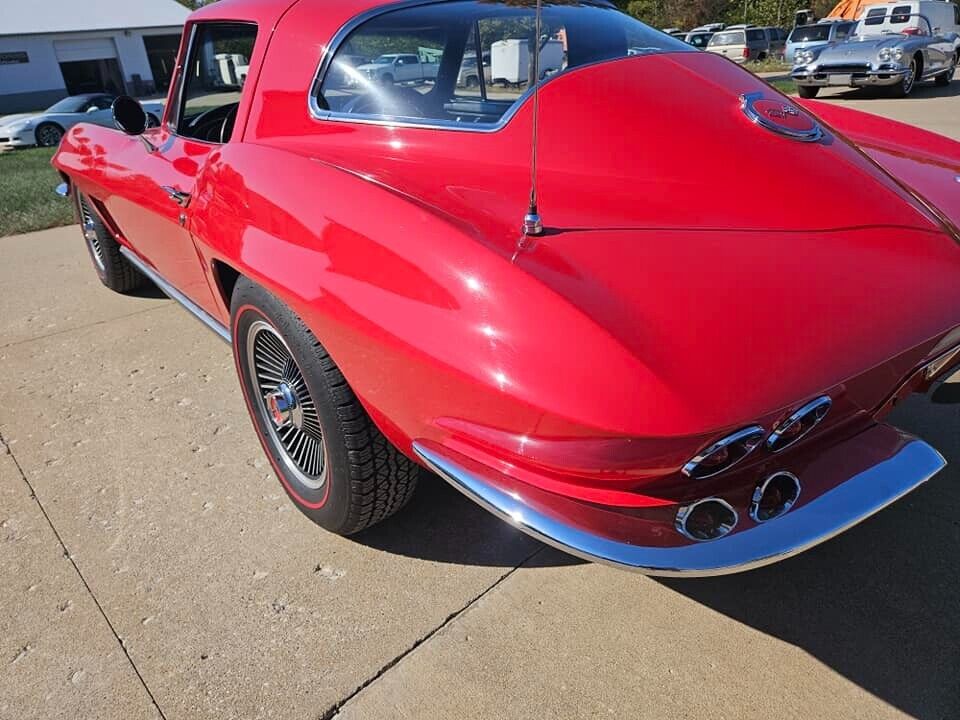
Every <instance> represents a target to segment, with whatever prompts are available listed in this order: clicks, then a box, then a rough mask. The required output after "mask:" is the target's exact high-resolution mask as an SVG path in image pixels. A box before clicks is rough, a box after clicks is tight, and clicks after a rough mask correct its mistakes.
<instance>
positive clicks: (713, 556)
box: [54, 0, 960, 574]
mask: <svg viewBox="0 0 960 720" xmlns="http://www.w3.org/2000/svg"><path fill="white" fill-rule="evenodd" d="M381 7H382V8H384V9H385V8H387V7H389V6H385V5H381V3H380V2H378V1H377V0H338V2H336V3H329V2H323V3H321V2H314V1H313V0H298V1H296V0H226V1H224V2H220V3H215V4H211V5H209V6H207V7H205V8H203V9H201V10H199V11H198V12H196V13H194V14H193V15H192V16H191V17H190V19H189V21H188V24H187V27H186V32H185V33H184V38H187V39H188V38H189V37H190V35H191V31H192V28H193V27H194V26H195V25H198V24H201V23H205V22H211V21H222V20H231V21H239V22H249V23H256V25H257V26H258V28H260V34H259V35H258V38H257V42H256V46H255V49H254V53H253V57H251V58H250V64H249V75H248V76H247V79H246V84H245V88H244V93H243V97H242V100H241V101H240V106H239V109H238V111H237V115H236V124H235V127H234V130H233V134H232V138H231V139H230V141H229V142H227V143H225V144H214V143H208V142H202V141H197V140H191V139H189V138H183V137H179V136H177V135H176V134H174V133H173V132H172V131H171V129H170V127H169V126H168V122H167V121H168V118H165V119H164V122H163V123H162V124H161V127H159V128H153V129H149V130H147V131H146V132H145V134H144V138H146V139H147V140H149V142H150V143H152V145H153V146H155V147H156V148H157V151H156V152H150V151H148V150H147V149H146V148H145V146H144V144H143V143H142V142H141V140H140V139H138V138H136V137H131V136H129V135H126V134H123V133H122V132H119V131H115V130H110V129H106V128H102V127H95V126H90V125H78V126H76V127H75V128H73V129H72V130H70V131H69V132H68V133H67V134H66V137H65V138H64V140H63V143H62V145H61V147H60V150H59V152H58V153H57V155H56V157H55V160H54V164H55V166H56V168H57V169H58V170H59V171H60V172H61V173H62V174H63V175H64V176H65V177H66V179H67V180H68V182H69V183H70V184H71V186H72V187H73V188H75V189H77V190H79V191H82V192H83V193H85V194H86V195H88V196H89V197H91V198H93V199H94V201H95V203H96V206H97V208H98V210H99V211H100V212H101V214H102V216H103V218H104V221H105V222H106V223H107V225H108V226H109V227H110V229H111V231H112V232H113V233H114V234H115V236H116V237H117V239H118V240H119V242H120V243H121V244H122V245H124V246H125V247H127V248H128V249H129V251H130V252H131V253H132V254H134V255H135V256H136V258H137V259H138V261H139V262H140V263H141V264H142V265H144V266H146V267H147V268H148V269H149V270H150V271H152V272H153V273H154V274H155V275H156V276H158V277H160V278H162V280H163V281H164V285H163V287H165V288H172V289H174V290H175V291H177V295H178V296H179V299H183V298H184V296H185V298H186V299H187V300H188V301H189V303H188V305H189V304H192V305H193V309H194V311H195V312H197V314H199V315H201V317H204V319H205V320H206V321H207V322H208V324H211V325H212V326H213V327H214V328H215V329H218V331H220V333H221V335H223V336H224V337H229V334H230V329H229V323H230V307H229V303H230V296H229V287H230V284H231V282H232V281H233V279H235V278H236V276H237V275H242V276H245V277H247V278H249V279H251V280H252V281H254V282H255V283H257V284H259V285H261V286H263V287H264V288H266V289H268V290H269V291H270V292H272V293H273V294H274V295H276V296H277V297H278V298H280V299H281V300H282V301H283V302H284V303H285V304H286V305H288V306H289V307H290V308H291V309H292V310H293V311H294V312H296V313H297V314H298V315H299V316H300V317H301V318H302V319H303V321H304V322H305V323H306V325H307V326H308V327H309V328H310V329H311V330H312V331H313V333H314V334H315V335H316V337H317V338H319V339H320V340H321V341H322V342H323V344H324V346H325V347H326V348H327V350H328V351H329V353H330V355H331V356H332V358H333V359H334V360H335V361H336V363H337V365H338V366H339V367H340V368H341V369H342V371H343V373H344V376H345V377H346V378H347V380H348V381H349V383H350V386H351V387H352V388H353V389H354V391H355V392H356V394H357V396H358V397H359V398H360V399H361V401H362V403H363V405H364V407H365V408H366V409H367V411H368V412H369V414H370V416H371V417H372V418H373V420H374V421H375V422H376V424H377V426H378V427H379V428H380V429H381V431H382V432H383V433H384V434H385V435H386V436H387V437H388V438H389V440H390V441H391V442H392V443H393V444H394V445H395V446H396V447H397V448H399V449H400V450H401V451H402V452H403V453H405V454H407V455H408V456H410V457H411V458H415V459H416V460H418V461H419V462H421V463H423V464H425V465H426V466H428V467H430V468H432V469H433V470H436V471H437V472H438V473H439V474H440V475H442V476H443V477H445V478H446V479H448V480H449V481H451V482H452V483H453V484H454V485H456V486H457V487H458V488H460V489H461V490H463V491H464V492H466V493H467V494H468V495H470V496H471V497H473V498H474V499H476V500H478V501H479V502H481V504H483V505H485V506H486V507H487V508H489V509H491V510H493V511H495V512H497V513H498V514H499V515H501V516H503V517H505V518H507V519H509V520H511V521H512V522H514V523H516V524H517V525H519V526H520V527H522V528H523V529H525V530H526V531H528V532H530V533H532V534H534V535H535V536H537V537H540V538H542V539H544V540H546V541H548V542H551V543H553V544H555V545H558V546H560V547H562V548H564V549H566V550H568V551H570V552H573V553H576V554H579V555H582V556H584V557H588V558H590V559H597V560H602V561H607V562H612V563H615V564H618V565H622V566H627V567H633V568H636V569H639V570H642V571H646V572H651V573H660V574H714V573H721V572H731V571H736V570H742V569H747V568H750V567H754V566H757V565H761V564H765V563H768V562H772V561H774V560H777V559H780V558H782V557H786V556H788V555H790V554H793V553H795V552H799V551H800V550H803V549H805V548H806V547H809V546H811V545H813V544H816V543H817V542H820V541H822V540H824V539H826V538H828V537H830V536H832V535H834V534H836V533H837V532H840V531H841V530H843V529H845V528H846V527H849V526H850V525H852V524H854V523H855V522H858V521H859V520H862V519H864V518H865V517H867V516H869V515H870V514H872V513H873V512H876V511H877V510H879V509H880V508H881V507H883V506H884V505H886V504H887V503H889V502H892V501H893V500H895V499H896V498H897V497H899V496H901V495H903V494H904V493H906V492H908V491H909V490H911V489H913V488H914V487H916V486H917V485H919V484H920V483H921V482H923V481H925V480H926V479H928V478H929V477H930V476H932V475H933V474H934V473H935V472H937V471H938V470H939V469H940V468H941V467H942V466H943V459H942V458H941V457H940V456H939V454H938V453H936V451H934V450H933V449H932V448H930V447H929V446H927V445H926V444H925V443H923V442H922V441H920V440H917V439H916V438H912V437H910V436H908V435H906V434H905V433H903V432H901V431H899V430H896V429H894V428H891V427H890V426H888V425H886V424H884V423H883V418H884V416H885V415H886V413H887V412H889V410H890V409H891V408H892V406H893V404H895V402H896V401H897V399H898V398H900V397H903V396H904V395H905V394H907V393H909V392H912V391H915V390H926V389H927V388H928V387H929V386H930V383H931V382H932V381H933V380H934V379H935V378H936V377H938V376H939V375H942V374H943V373H944V372H946V371H947V370H948V368H949V367H950V365H951V364H952V363H951V362H949V359H950V357H952V356H950V353H952V352H953V350H954V349H956V348H957V347H958V346H960V327H958V324H960V283H958V282H957V280H958V278H960V247H958V239H960V235H958V231H957V228H956V226H955V224H954V223H957V222H960V196H958V194H957V191H958V187H960V186H958V185H957V182H956V180H957V178H958V177H960V144H957V143H954V142H952V141H950V140H947V139H944V138H941V137H939V136H936V135H933V134H930V133H927V132H924V131H921V130H918V129H916V128H912V127H909V126H905V125H900V124H897V123H893V122H890V121H886V120H882V119H879V118H875V117H872V116H869V115H865V114H862V113H858V112H854V111H850V110H845V109H843V108H840V107H837V106H834V105H828V104H824V103H820V102H814V101H810V102H806V103H804V104H803V109H799V108H797V107H796V106H794V104H793V103H792V102H791V101H790V100H788V99H786V98H785V97H783V96H781V95H780V94H779V93H778V92H777V91H776V90H774V89H773V88H771V87H770V86H768V85H766V84H765V83H763V82H762V81H761V80H759V79H757V78H756V77H755V76H754V75H752V74H751V73H749V72H746V71H744V70H742V69H740V68H739V67H737V66H736V65H734V64H733V63H731V62H729V61H727V60H725V59H723V58H720V57H718V56H716V55H712V54H707V53H699V52H689V53H664V54H657V55H649V56H636V57H625V58H621V59H616V60H610V61H607V62H601V63H595V64H591V65H588V66H585V67H580V68H576V69H571V70H569V71H566V72H563V73H560V74H558V75H557V76H555V77H552V78H550V80H549V81H548V82H544V83H542V84H541V87H540V89H539V111H538V112H539V118H540V120H539V139H538V148H537V152H538V195H539V210H540V212H541V214H542V216H543V221H544V225H545V226H546V232H545V233H544V234H543V235H540V236H538V237H530V238H523V237H522V236H521V234H520V229H519V228H520V221H521V220H522V218H523V215H524V213H525V211H526V207H527V202H528V196H529V192H530V176H531V172H530V150H531V130H532V128H531V124H532V121H533V112H534V106H533V103H532V102H531V101H530V100H529V99H528V100H526V101H524V102H523V103H522V104H520V105H519V107H518V108H517V109H516V111H515V113H514V114H513V115H512V116H511V117H510V119H509V121H508V122H506V123H504V124H503V125H502V127H500V128H499V129H496V130H495V131H492V132H482V133H480V132H475V133H471V132H457V131H452V130H449V129H446V128H430V127H417V126H406V125H404V124H402V123H396V124H372V123H363V122H355V123H354V122H349V121H342V120H338V121H332V120H327V119H323V118H318V117H316V115H315V113H312V112H311V110H310V104H309V102H308V98H309V95H310V91H311V87H313V84H314V80H315V75H316V73H317V69H318V64H319V63H320V62H321V60H322V59H323V55H324V52H325V51H326V52H329V51H330V47H331V44H332V42H331V41H332V39H334V38H335V37H336V36H337V34H338V31H340V29H341V27H343V26H345V25H346V24H348V23H350V22H351V21H352V20H353V19H354V18H356V17H358V16H361V15H363V14H365V13H369V12H376V11H377V10H378V9H379V8H381ZM186 42H187V40H185V41H184V44H185V45H186ZM181 52H184V49H183V48H182V49H181ZM173 87H174V91H175V89H176V84H174V86H173ZM172 92H173V91H172ZM751 93H759V94H760V95H761V97H762V98H765V99H767V100H770V101H775V102H776V103H779V104H781V105H782V106H783V107H784V108H788V109H789V110H790V112H788V113H787V115H788V116H790V117H793V118H797V117H800V118H801V119H802V120H804V121H809V122H816V123H818V124H819V126H820V128H822V136H821V137H820V138H819V139H817V140H816V141H813V142H798V141H797V140H796V139H794V138H792V137H789V136H786V135H784V134H782V133H781V132H775V131H771V130H770V129H769V128H768V127H764V126H762V124H758V123H756V122H751V118H749V117H747V116H746V115H745V113H744V109H743V105H744V101H743V100H742V99H741V98H742V97H743V96H749V95H750V94H751ZM608 98H616V102H612V101H609V100H606V99H608ZM172 99H173V98H171V100H172ZM172 105H173V102H172V101H171V102H168V104H167V107H168V108H169V107H171V106H172ZM798 113H799V115H798ZM811 118H812V119H811ZM788 120H789V118H788ZM707 165H709V168H708V167H707ZM774 166H776V167H779V168H782V169H783V171H782V172H780V173H778V175H779V176H781V177H786V178H787V180H788V182H785V183H772V182H771V183H767V182H754V183H751V184H750V185H749V188H748V189H746V190H745V189H744V186H743V184H742V183H739V182H728V181H726V180H724V179H723V178H722V177H720V175H721V174H722V173H724V172H727V173H730V177H731V178H735V177H743V178H764V177H770V176H771V172H770V170H771V168H772V167H774ZM163 186H168V187H172V188H176V189H179V190H182V191H184V192H188V193H190V195H191V198H192V199H191V201H190V204H189V206H188V208H186V209H183V208H181V207H179V206H178V205H177V204H175V203H171V202H170V199H169V197H168V196H167V193H165V192H164V191H163V190H162V187H163ZM181 214H182V215H183V217H182V218H181ZM181 220H182V222H181ZM938 359H942V361H941V362H939V363H938V364H937V365H936V366H934V367H933V368H932V369H927V367H928V365H929V364H930V363H931V361H935V360H938ZM823 396H826V397H828V398H829V399H830V401H831V405H830V408H829V412H827V414H826V415H825V417H824V418H823V421H822V422H819V423H817V424H816V427H814V428H813V429H812V430H811V431H810V432H808V433H807V434H806V435H805V436H804V437H802V438H801V439H800V440H799V441H798V442H797V443H796V444H795V445H792V446H790V447H789V448H788V449H785V450H783V452H771V451H769V450H768V448H767V447H766V444H765V443H766V438H768V437H769V433H770V432H772V431H774V430H775V429H776V428H778V427H782V426H783V424H784V421H785V419H786V418H788V417H789V416H790V415H791V414H792V413H794V412H795V411H796V410H797V409H798V408H800V407H802V406H804V405H805V404H806V403H808V402H810V401H811V400H814V399H816V398H819V397H823ZM752 426H759V427H760V428H762V429H763V431H764V438H765V441H764V445H763V446H761V447H759V448H757V449H756V450H755V451H753V452H751V453H750V454H749V455H748V456H747V457H745V458H744V459H743V461H742V462H740V463H738V464H736V466H735V467H731V468H730V469H729V470H728V471H725V472H721V473H719V474H716V475H713V476H711V477H707V478H704V479H700V480H693V479H691V478H690V477H688V476H686V475H685V474H684V473H683V471H682V468H683V467H684V466H685V464H686V463H688V462H689V461H691V458H694V457H695V456H697V455H698V453H700V452H701V451H702V450H703V449H704V448H707V447H709V446H711V445H712V444H713V443H714V442H716V441H717V440H719V439H722V438H724V437H726V436H728V435H730V434H731V433H734V432H736V431H738V430H740V429H742V428H745V427H752ZM778 472H788V473H790V474H792V475H793V476H795V477H796V478H799V488H800V492H799V495H798V496H797V497H796V498H794V502H793V503H791V504H792V507H790V506H788V507H787V510H789V512H786V511H784V513H783V516H782V517H776V518H774V519H770V520H768V521H766V522H759V521H757V520H756V519H754V518H752V517H750V512H749V508H750V506H751V502H752V501H753V497H754V493H755V492H757V489H758V487H760V486H762V484H763V482H764V480H765V479H766V478H768V477H770V476H771V474H775V473H778ZM714 497H716V498H721V499H722V500H723V501H724V502H725V503H727V504H728V505H729V507H731V508H732V509H733V510H734V511H735V515H736V517H735V520H734V525H735V527H733V528H732V530H731V531H730V532H729V534H727V535H726V536H725V537H721V538H719V539H716V540H713V541H712V542H699V541H697V539H694V538H691V537H690V536H689V535H688V534H686V533H684V532H679V531H678V529H677V523H678V512H679V513H680V514H681V515H682V514H683V512H684V509H685V508H689V507H690V506H691V504H692V503H695V502H696V501H697V500H700V499H704V498H714Z"/></svg>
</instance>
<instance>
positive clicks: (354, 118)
mask: <svg viewBox="0 0 960 720" xmlns="http://www.w3.org/2000/svg"><path fill="white" fill-rule="evenodd" d="M467 1H469V0H400V1H399V2H394V3H389V4H386V5H380V6H378V7H374V8H370V9H369V10H365V11H364V12H362V13H360V14H359V15H355V16H354V17H352V18H350V20H348V21H347V22H346V23H344V24H343V25H342V26H341V27H340V29H339V30H337V32H336V33H335V34H334V36H333V38H331V40H330V43H329V44H328V45H326V46H325V47H324V48H323V50H322V55H321V57H320V61H319V62H318V64H317V71H316V72H315V73H314V75H313V82H311V83H310V90H309V92H308V93H307V111H308V112H309V113H310V117H311V118H313V119H314V120H318V121H332V122H349V123H357V124H360V125H381V126H385V127H404V128H424V129H428V130H455V131H459V132H474V133H494V132H497V131H499V130H502V129H503V128H504V127H505V126H506V125H507V123H508V122H510V120H512V119H513V116H514V115H516V114H517V112H518V111H519V110H520V108H521V107H523V105H524V103H525V102H526V101H527V99H528V98H529V97H530V96H532V95H533V91H534V89H536V88H537V87H540V88H542V87H543V86H544V85H546V84H547V83H549V82H551V81H552V80H554V79H555V78H558V77H560V76H562V75H567V74H568V73H571V72H576V71H577V70H581V69H584V68H588V67H593V66H594V65H600V64H603V63H608V62H615V61H617V60H623V59H625V58H629V57H641V56H639V55H637V56H632V55H624V56H622V57H616V58H605V59H603V60H596V61H594V62H590V63H584V64H583V65H577V66H576V67H572V68H567V69H566V70H562V71H561V72H558V73H554V74H553V75H551V76H550V77H547V78H544V79H543V80H541V81H540V82H538V83H534V86H533V87H531V88H528V89H527V90H525V91H524V92H523V94H522V95H520V96H519V97H517V98H516V100H514V101H513V104H512V105H511V106H510V107H509V108H508V109H507V111H506V112H505V113H504V114H503V115H502V116H501V118H500V119H499V120H498V121H497V122H495V123H483V124H480V123H476V124H473V125H471V124H468V123H459V122H454V121H452V120H436V119H434V120H424V121H418V120H417V119H415V118H412V119H411V118H385V117H382V116H380V115H360V114H353V113H338V112H333V111H332V110H324V109H323V108H321V107H320V103H319V102H318V101H317V98H318V97H319V96H320V90H321V88H322V86H323V81H324V78H325V77H326V74H327V71H328V70H329V69H330V64H331V62H332V61H333V58H334V57H336V55H337V53H338V52H339V51H340V46H341V45H342V44H343V43H344V41H345V40H346V39H347V37H349V35H350V34H351V33H352V32H353V31H354V30H356V29H357V28H358V27H359V26H360V25H363V24H364V23H366V22H368V21H369V20H372V19H374V18H375V17H379V16H380V15H384V14H386V13H389V12H394V11H396V10H406V9H408V8H414V7H419V6H422V5H440V4H443V3H455V2H467ZM580 2H582V4H584V5H593V6H596V7H602V8H612V9H614V10H617V7H616V5H614V4H613V3H610V2H605V1H604V0H580ZM617 11H618V12H620V11H619V10H617ZM638 22H639V21H638ZM644 24H646V23H644ZM647 27H649V28H650V30H652V31H654V32H659V31H658V30H657V29H656V28H654V27H651V26H649V25H648V26H647ZM675 52H697V49H696V48H694V47H692V46H691V47H690V49H689V50H679V49H678V50H663V51H660V52H655V53H644V54H643V56H646V55H669V54H672V53H675Z"/></svg>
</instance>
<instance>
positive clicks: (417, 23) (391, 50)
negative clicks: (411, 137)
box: [312, 0, 693, 129]
mask: <svg viewBox="0 0 960 720" xmlns="http://www.w3.org/2000/svg"><path fill="white" fill-rule="evenodd" d="M542 12H543V15H542V27H541V33H540V38H539V67H538V68H537V70H538V77H537V78H534V77H533V70H534V63H533V62H532V60H533V58H534V52H533V42H534V33H535V8H534V6H532V5H528V4H516V3H512V2H509V1H507V2H498V1H494V2H491V1H490V0H455V1H453V2H437V3H429V4H425V5H418V6H414V7H408V8H401V9H397V10H390V11H387V12H383V13H380V14H378V15H375V16H374V17H372V18H370V19H369V20H367V21H366V22H363V23H361V24H360V25H358V26H356V27H355V28H352V29H351V30H350V31H349V32H348V33H347V34H346V35H345V36H343V38H342V39H335V41H334V43H333V45H334V50H333V55H332V56H331V57H330V59H327V60H324V62H323V63H322V64H321V68H320V71H319V74H318V83H319V86H316V85H315V89H314V92H313V95H312V97H313V110H314V114H315V115H317V116H318V117H321V118H334V119H341V120H357V121H361V122H371V121H374V122H375V121H383V122H391V121H394V122H396V121H399V122H403V123H404V124H414V125H417V124H421V125H438V124H440V125H444V126H450V127H458V128H469V126H474V128H475V129H489V128H490V127H491V126H497V125H498V124H500V123H501V121H502V120H503V118H504V117H505V116H506V115H507V114H508V113H509V112H510V111H511V109H512V108H514V107H515V106H517V105H518V104H519V103H520V102H521V101H522V99H523V98H524V97H525V95H526V93H527V92H528V91H529V90H530V89H532V88H533V86H534V85H536V81H537V80H539V81H541V82H542V81H544V80H547V79H549V78H550V77H552V76H554V75H556V74H558V73H562V72H564V71H566V70H568V69H572V68H575V67H578V66H582V65H586V64H589V63H594V62H599V61H603V60H613V59H616V58H623V57H628V56H632V55H647V54H653V53H664V52H693V48H691V47H690V46H689V45H687V44H686V43H684V42H683V41H682V40H678V39H676V38H672V37H670V36H669V35H666V34H664V33H662V32H660V31H658V30H654V29H652V28H650V27H648V26H646V25H644V24H643V23H641V22H639V21H638V20H635V19H633V18H632V17H630V16H629V15H626V14H624V13H622V12H620V11H618V10H616V9H614V8H612V7H607V6H600V5H592V4H588V3H576V2H573V3H564V4H556V5H545V6H544V7H543V11H542ZM478 58H481V59H482V61H478ZM358 59H360V60H363V61H360V62H358Z"/></svg>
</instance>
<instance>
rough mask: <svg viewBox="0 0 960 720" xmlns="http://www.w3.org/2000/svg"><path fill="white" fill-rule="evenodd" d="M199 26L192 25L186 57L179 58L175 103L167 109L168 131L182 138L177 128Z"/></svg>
mask: <svg viewBox="0 0 960 720" xmlns="http://www.w3.org/2000/svg"><path fill="white" fill-rule="evenodd" d="M199 24H200V23H198V22H195V23H192V24H191V25H190V37H189V38H187V50H186V52H185V53H184V56H183V57H182V58H177V59H178V60H179V62H178V63H177V69H176V73H177V75H176V80H175V81H174V82H175V83H176V85H175V88H176V89H175V91H174V93H173V94H172V97H173V98H174V103H172V104H169V103H168V105H167V107H166V109H165V110H166V116H167V122H166V125H167V130H169V131H170V132H171V133H173V134H174V135H177V137H181V136H180V135H178V134H177V126H178V125H179V124H180V123H179V118H180V116H181V115H182V110H183V89H184V87H185V86H186V84H187V82H186V71H187V63H188V62H189V60H190V57H191V56H192V55H193V43H194V41H195V40H196V37H197V26H198V25H199ZM171 116H173V118H172V119H171Z"/></svg>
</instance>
